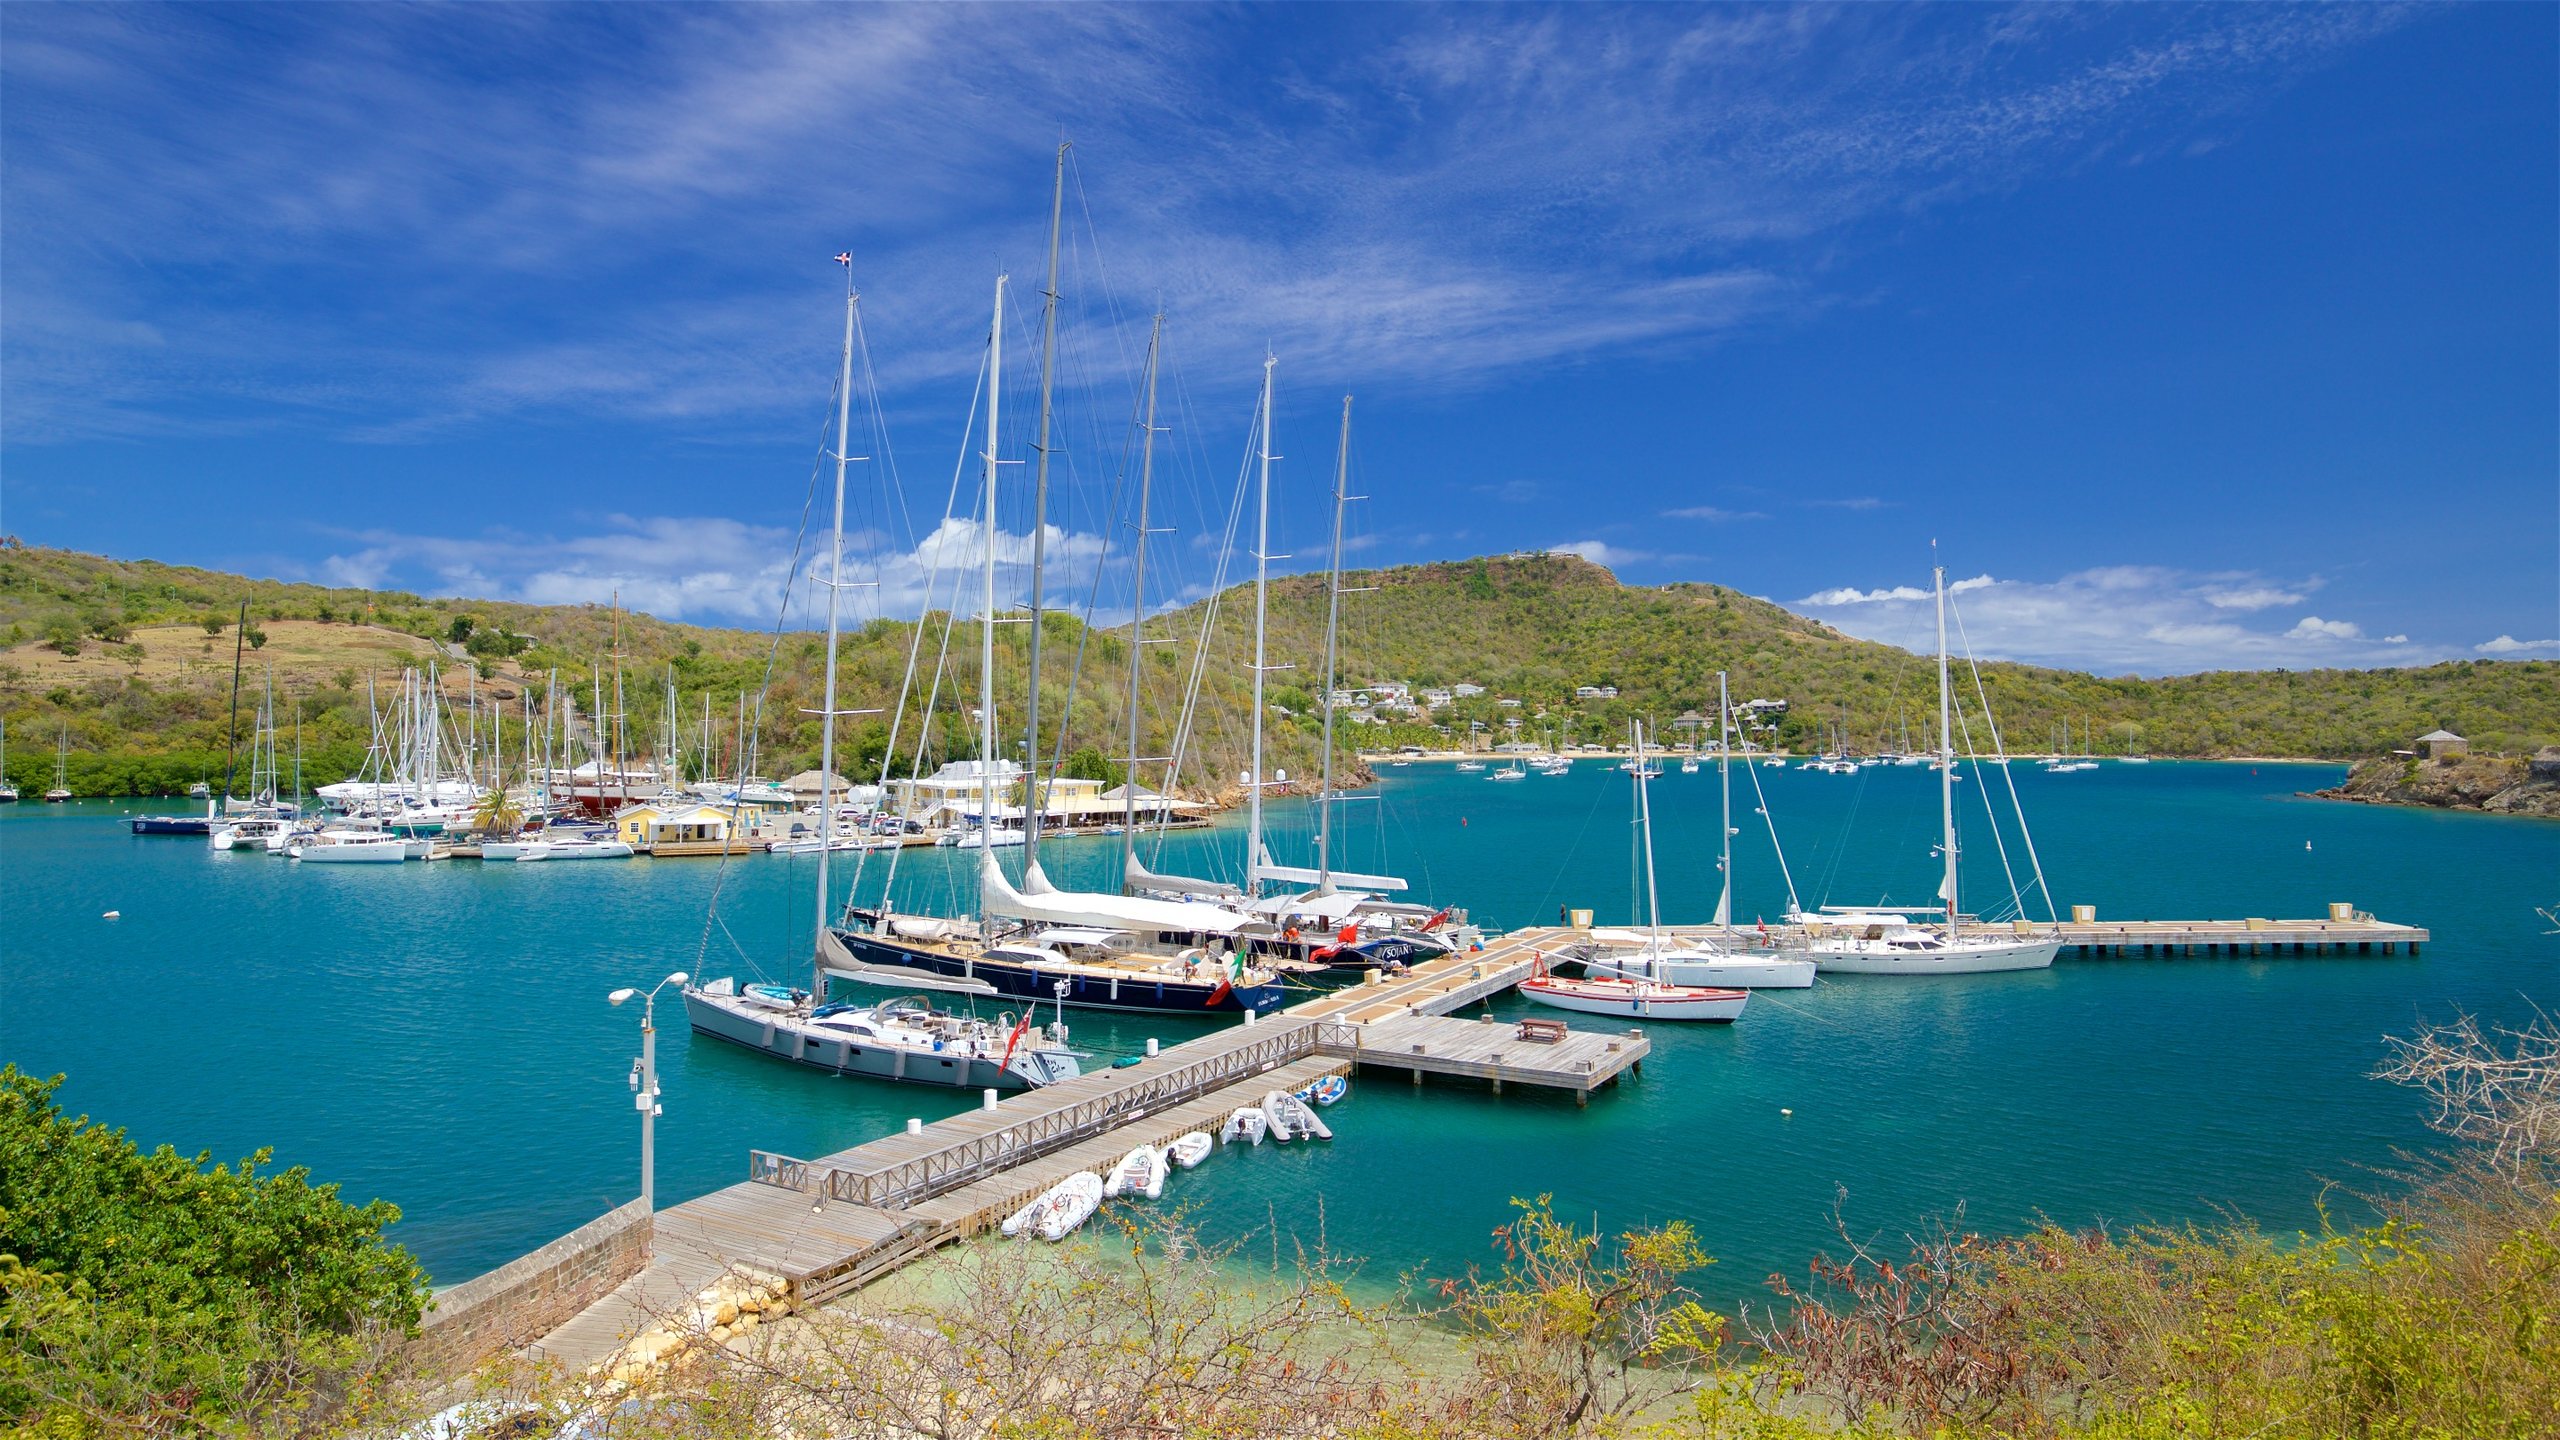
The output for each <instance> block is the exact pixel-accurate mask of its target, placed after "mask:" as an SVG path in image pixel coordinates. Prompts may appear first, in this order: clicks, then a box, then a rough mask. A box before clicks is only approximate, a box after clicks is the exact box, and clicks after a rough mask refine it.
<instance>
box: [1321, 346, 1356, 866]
mask: <svg viewBox="0 0 2560 1440" xmlns="http://www.w3.org/2000/svg"><path fill="white" fill-rule="evenodd" d="M1350 488H1351V397H1350V396H1348V395H1345V396H1343V397H1342V440H1341V444H1340V448H1339V449H1338V450H1337V451H1336V453H1335V455H1334V461H1333V567H1332V578H1331V579H1330V580H1329V581H1328V582H1327V584H1326V586H1325V610H1324V678H1323V685H1324V689H1322V690H1321V691H1319V692H1317V693H1318V694H1319V695H1321V696H1322V697H1323V699H1322V704H1323V707H1324V772H1323V780H1322V781H1321V783H1320V784H1319V785H1318V787H1317V790H1316V893H1317V894H1319V895H1323V894H1330V893H1331V892H1332V890H1333V674H1334V663H1335V659H1336V657H1337V655H1338V654H1339V651H1338V649H1337V648H1336V647H1337V643H1338V640H1339V637H1340V634H1341V627H1342V509H1343V503H1344V502H1345V501H1347V500H1349V499H1350V498H1351V497H1350V495H1349V494H1348V493H1346V492H1348V491H1349V490H1350Z"/></svg>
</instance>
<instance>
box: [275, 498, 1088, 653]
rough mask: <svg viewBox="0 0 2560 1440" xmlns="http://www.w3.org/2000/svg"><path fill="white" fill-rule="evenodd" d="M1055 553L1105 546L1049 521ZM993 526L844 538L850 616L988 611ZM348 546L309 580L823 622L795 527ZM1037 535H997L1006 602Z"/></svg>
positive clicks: (662, 521)
mask: <svg viewBox="0 0 2560 1440" xmlns="http://www.w3.org/2000/svg"><path fill="white" fill-rule="evenodd" d="M1048 531H1049V533H1048V540H1047V558H1048V560H1049V561H1050V562H1051V563H1053V564H1056V565H1060V566H1064V567H1068V568H1070V569H1071V570H1073V571H1075V572H1078V573H1090V571H1091V569H1092V566H1093V565H1094V564H1095V563H1096V561H1097V560H1098V559H1099V557H1100V556H1101V553H1102V540H1101V537H1099V536H1094V535H1086V534H1081V533H1076V532H1071V531H1068V530H1065V529H1062V528H1060V527H1058V526H1054V525H1053V526H1050V527H1048ZM985 533H986V530H985V526H984V525H983V524H982V523H980V522H978V521H975V520H968V519H957V518H953V519H945V520H943V521H942V522H941V523H940V524H939V525H937V526H936V527H935V528H934V529H933V530H931V531H930V532H928V533H927V534H926V535H925V536H924V538H923V539H921V540H919V541H918V542H917V543H916V544H915V545H913V546H912V547H900V546H895V545H891V544H888V543H886V542H884V541H883V540H882V539H881V538H880V537H878V536H876V535H847V536H846V539H845V573H846V576H847V583H848V584H851V585H856V586H858V587H859V588H856V589H849V590H846V591H844V592H842V593H843V594H844V595H845V597H846V600H845V605H846V610H845V616H846V618H847V619H848V620H851V621H857V622H858V621H859V620H862V619H867V618H870V617H872V616H877V615H893V616H913V615H915V614H916V613H918V612H919V611H921V610H924V609H925V608H927V607H928V606H931V607H936V608H948V607H952V606H955V605H956V606H957V607H958V608H959V609H960V610H961V611H962V612H963V613H965V614H971V615H974V614H976V613H978V611H979V610H980V609H981V608H982V605H981V603H980V602H979V600H978V599H977V596H978V593H979V592H978V589H977V588H976V584H975V581H974V579H973V577H975V576H977V575H978V574H980V573H981V568H980V567H982V566H983V565H984V564H985V563H986V562H985V556H986V549H985V542H984V538H983V537H984V535H985ZM341 538H342V542H344V543H345V545H346V548H344V549H342V550H340V551H338V552H336V553H333V554H331V555H329V556H328V557H327V558H325V559H324V560H322V561H321V562H320V564H319V566H318V567H317V569H316V570H315V572H314V573H313V574H312V575H311V577H310V578H312V579H314V580H317V581H320V582H322V583H326V584H332V585H347V586H363V587H367V588H376V587H383V586H398V587H403V588H415V589H425V590H431V591H433V592H435V593H438V594H445V595H460V596H466V597H469V598H473V599H486V600H512V601H518V602H521V603H524V604H529V605H585V604H596V605H601V604H604V603H607V602H608V601H618V602H619V603H620V604H622V605H623V606H625V607H627V608H630V609H633V610H639V611H642V612H645V613H647V614H652V615H657V616H661V617H664V618H667V619H671V620H692V621H697V622H716V623H724V624H731V625H745V626H748V627H750V628H755V627H761V626H770V625H772V624H773V623H775V621H776V619H777V618H781V619H783V620H784V621H785V622H786V623H788V624H790V625H792V626H796V627H806V626H809V625H813V624H817V623H819V622H820V620H821V618H822V617H823V615H824V613H825V611H824V608H823V607H824V604H825V592H824V591H823V590H822V589H819V588H817V587H816V585H815V582H814V580H813V579H812V578H811V577H814V576H816V575H818V574H819V573H820V570H821V567H823V566H824V564H825V559H824V550H825V542H824V540H823V538H821V539H818V540H816V541H815V542H813V543H811V544H809V545H807V546H806V547H804V550H803V553H802V555H801V558H800V568H799V577H800V588H799V590H798V592H797V593H795V594H793V595H792V596H791V610H790V613H789V614H788V615H784V614H783V611H782V605H783V599H784V592H785V591H786V589H788V588H790V586H791V583H792V579H793V566H792V547H793V537H792V535H791V534H790V532H788V531H786V530H782V529H778V528H773V527H767V526H758V525H747V524H741V523H740V522H737V521H734V520H724V519H719V518H716V517H703V516H648V517H635V516H613V517H610V518H609V519H608V521H607V523H606V524H605V525H604V527H603V528H601V529H599V530H597V531H595V532H592V533H588V534H575V535H533V534H527V533H523V532H518V531H509V530H495V531H490V532H488V533H485V534H481V535H472V536H442V535H421V534H403V533H396V532H391V531H380V530H376V531H365V532H359V533H353V534H347V535H344V536H342V537H341ZM1031 552H1032V545H1031V536H1030V535H1029V533H1027V532H1025V533H1019V534H1017V533H1014V532H1010V531H1005V530H998V531H997V532H996V543H995V558H996V565H997V569H998V586H999V589H998V597H997V603H998V604H999V605H1005V606H1012V605H1019V604H1022V603H1024V601H1025V599H1026V598H1027V593H1028V584H1029V582H1028V574H1029V569H1030V565H1031Z"/></svg>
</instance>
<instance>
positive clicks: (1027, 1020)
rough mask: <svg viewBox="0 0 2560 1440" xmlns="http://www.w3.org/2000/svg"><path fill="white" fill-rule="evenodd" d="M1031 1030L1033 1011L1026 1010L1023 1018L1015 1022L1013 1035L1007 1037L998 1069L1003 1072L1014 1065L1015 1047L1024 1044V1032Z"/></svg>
mask: <svg viewBox="0 0 2560 1440" xmlns="http://www.w3.org/2000/svg"><path fill="white" fill-rule="evenodd" d="M1030 1028H1031V1011H1030V1010H1029V1009H1027V1008H1026V1009H1025V1010H1024V1011H1023V1012H1022V1018H1021V1019H1020V1020H1018V1021H1016V1022H1014V1027H1013V1033H1012V1034H1011V1035H1008V1036H1006V1037H1005V1042H1004V1058H1003V1059H1002V1060H999V1061H997V1062H996V1068H997V1069H999V1070H1001V1069H1003V1068H1004V1067H1006V1066H1007V1065H1010V1064H1012V1063H1013V1047H1014V1046H1016V1045H1019V1044H1021V1043H1022V1032H1023V1031H1025V1030H1028V1029H1030Z"/></svg>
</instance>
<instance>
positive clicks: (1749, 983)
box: [1581, 672, 1814, 990]
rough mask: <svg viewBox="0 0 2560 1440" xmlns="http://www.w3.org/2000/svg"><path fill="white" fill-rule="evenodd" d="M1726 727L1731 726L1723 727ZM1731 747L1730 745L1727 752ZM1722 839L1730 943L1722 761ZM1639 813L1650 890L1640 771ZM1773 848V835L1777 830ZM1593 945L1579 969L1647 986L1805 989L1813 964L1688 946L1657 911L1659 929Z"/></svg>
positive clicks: (1728, 928)
mask: <svg viewBox="0 0 2560 1440" xmlns="http://www.w3.org/2000/svg"><path fill="white" fill-rule="evenodd" d="M1716 692H1717V711H1718V714H1719V715H1724V714H1727V713H1728V711H1729V707H1728V705H1727V703H1726V697H1725V694H1724V675H1723V673H1722V672H1718V673H1717V675H1716ZM1724 724H1725V725H1726V726H1728V727H1729V725H1730V721H1729V720H1727V721H1725V722H1724ZM1725 748H1730V747H1725ZM1637 753H1638V754H1642V753H1643V750H1642V735H1641V732H1639V734H1638V751H1637ZM1718 769H1719V770H1720V771H1722V772H1723V773H1722V774H1721V776H1720V778H1721V780H1722V782H1723V797H1722V799H1723V811H1722V815H1723V820H1722V826H1723V840H1722V853H1721V854H1720V855H1719V856H1718V858H1717V861H1716V868H1717V872H1718V874H1719V876H1720V877H1721V881H1722V883H1721V886H1720V888H1719V889H1718V891H1717V895H1716V913H1715V920H1714V924H1715V927H1716V928H1717V929H1718V930H1721V931H1723V932H1725V934H1726V935H1727V936H1728V937H1729V936H1731V934H1732V928H1733V834H1734V830H1733V776H1732V773H1731V771H1730V770H1729V769H1727V768H1726V767H1725V766H1724V765H1723V764H1722V762H1721V761H1720V762H1719V764H1718ZM1636 787H1637V794H1638V797H1639V800H1638V810H1639V813H1640V815H1641V817H1642V822H1643V825H1644V836H1645V857H1646V858H1645V867H1646V881H1645V883H1646V885H1647V886H1648V888H1649V887H1650V886H1651V884H1652V865H1653V860H1652V855H1653V807H1652V803H1651V800H1650V795H1649V790H1648V787H1647V786H1646V784H1645V781H1644V778H1643V776H1642V773H1641V772H1639V773H1638V778H1637V780H1636ZM1770 833H1771V839H1772V842H1773V843H1774V841H1775V838H1776V832H1775V831H1774V830H1772V831H1771V832H1770ZM1591 939H1592V944H1591V946H1590V947H1589V948H1587V949H1585V950H1584V951H1582V952H1581V953H1582V955H1583V965H1582V971H1583V974H1584V975H1586V976H1590V977H1593V978H1614V979H1620V980H1644V981H1652V982H1654V983H1657V984H1668V985H1689V986H1701V985H1703V986H1722V987H1740V988H1743V989H1754V990H1801V989H1804V988H1805V987H1806V986H1809V985H1811V984H1812V983H1813V975H1814V965H1813V962H1812V961H1811V960H1808V959H1806V958H1804V957H1803V956H1801V955H1783V954H1780V953H1778V952H1777V951H1775V950H1734V949H1730V948H1727V947H1726V946H1725V945H1720V944H1716V943H1713V942H1704V943H1690V942H1685V941H1682V940H1679V939H1677V938H1675V937H1673V936H1671V935H1669V934H1668V933H1666V932H1665V931H1664V930H1663V928H1662V925H1661V916H1660V914H1659V911H1658V909H1657V912H1656V914H1655V917H1654V924H1653V926H1652V928H1651V929H1650V930H1648V931H1642V932H1635V931H1623V930H1615V931H1612V930H1601V931H1594V932H1592V937H1591Z"/></svg>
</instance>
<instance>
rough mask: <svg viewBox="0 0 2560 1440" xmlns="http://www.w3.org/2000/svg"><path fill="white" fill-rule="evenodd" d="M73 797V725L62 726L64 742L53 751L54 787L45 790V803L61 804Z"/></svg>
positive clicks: (66, 723)
mask: <svg viewBox="0 0 2560 1440" xmlns="http://www.w3.org/2000/svg"><path fill="white" fill-rule="evenodd" d="M70 798H71V726H70V724H69V723H68V722H65V723H64V725H63V727H62V743H61V744H60V745H58V746H56V747H55V749H54V753H53V788H52V789H50V790H47V791H46V792H44V803H46V804H47V805H59V804H61V803H63V802H64V801H66V800H68V799H70Z"/></svg>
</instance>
